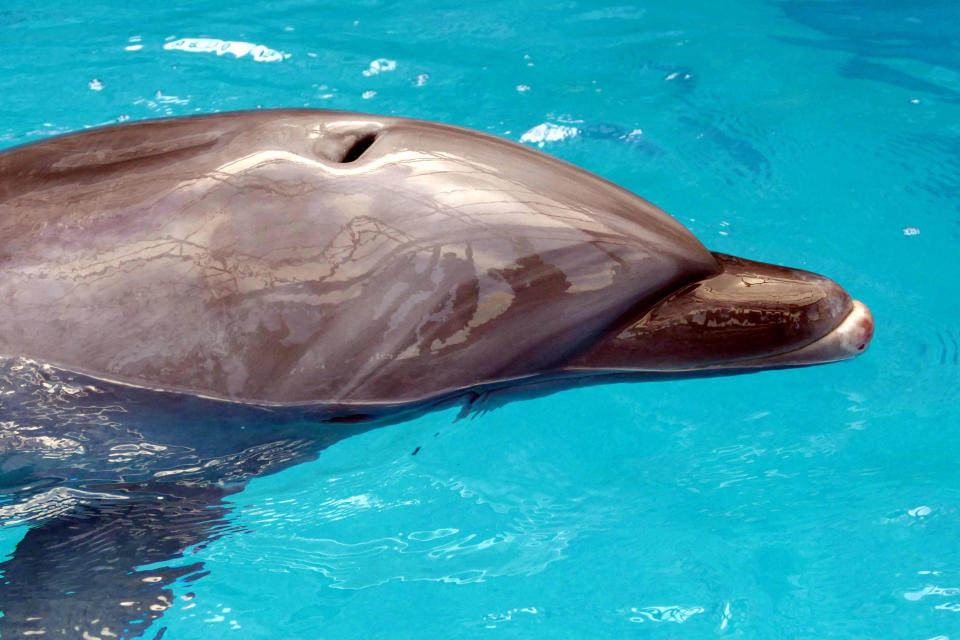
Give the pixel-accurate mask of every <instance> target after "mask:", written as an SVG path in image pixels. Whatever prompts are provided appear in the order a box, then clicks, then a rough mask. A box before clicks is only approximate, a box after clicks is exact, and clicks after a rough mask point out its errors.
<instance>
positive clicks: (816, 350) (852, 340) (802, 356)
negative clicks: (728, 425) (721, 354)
mask: <svg viewBox="0 0 960 640" xmlns="http://www.w3.org/2000/svg"><path fill="white" fill-rule="evenodd" d="M852 302H853V305H852V308H851V309H850V312H849V313H847V315H846V316H845V317H844V319H843V320H841V321H840V324H838V325H837V326H836V327H834V328H833V329H831V330H830V331H828V332H827V333H826V334H824V335H823V336H821V337H819V338H817V339H816V340H814V341H813V342H810V343H808V344H805V345H804V346H802V347H799V348H798V349H792V350H790V351H784V352H783V353H778V354H775V355H771V356H765V357H762V358H753V359H749V360H736V361H734V362H724V363H722V364H718V365H716V366H713V367H709V368H710V369H752V368H757V367H777V366H782V367H793V366H797V367H802V366H807V365H813V364H825V363H827V362H839V361H840V360H848V359H850V358H853V357H856V356H858V355H860V354H861V353H863V352H864V351H866V350H867V347H868V346H869V345H870V340H871V339H872V338H873V314H872V313H870V309H869V308H868V307H867V305H865V304H863V303H862V302H860V301H859V300H853V301H852Z"/></svg>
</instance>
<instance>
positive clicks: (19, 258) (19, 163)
mask: <svg viewBox="0 0 960 640" xmlns="http://www.w3.org/2000/svg"><path fill="white" fill-rule="evenodd" d="M0 303H2V304H0V356H2V358H0V429H2V430H0V492H2V495H4V498H3V499H4V500H5V501H6V502H4V503H0V517H2V518H3V520H4V521H5V522H7V523H8V524H15V523H24V522H26V523H29V524H30V528H29V529H28V531H27V533H26V535H25V536H24V537H23V539H22V540H21V541H20V543H19V544H18V545H17V547H16V549H15V551H14V552H13V555H12V556H11V557H10V558H9V559H7V560H6V561H5V562H4V563H3V564H0V571H2V572H3V577H2V580H0V610H2V611H3V613H4V616H3V617H2V618H0V634H2V635H3V636H4V637H7V636H8V635H9V636H11V637H17V636H18V635H23V634H26V633H27V632H30V631H33V632H40V631H43V632H45V637H62V636H67V637H79V636H81V635H82V634H83V633H86V634H88V635H90V636H96V637H117V636H119V637H136V636H138V635H140V634H142V633H144V632H145V631H146V630H147V628H148V627H150V626H151V624H152V623H153V622H154V621H155V620H156V619H157V618H159V617H160V616H161V615H162V614H163V611H164V610H165V609H167V608H168V607H169V606H170V605H171V598H172V592H171V590H170V588H169V587H170V584H171V583H172V582H173V581H175V580H186V581H189V580H192V579H195V578H197V577H199V576H200V575H202V573H203V570H202V567H201V566H199V565H196V566H187V567H181V568H173V566H172V565H171V566H170V567H168V568H166V569H163V568H160V569H157V568H151V569H149V570H140V569H138V567H142V566H146V565H154V566H163V564H164V563H170V562H172V561H173V560H175V559H177V558H178V557H180V556H181V554H182V552H183V550H184V549H185V548H186V547H189V546H192V545H198V544H202V543H203V542H205V541H209V540H211V539H213V538H215V537H217V536H220V535H224V534H225V533H228V532H229V531H230V527H231V525H230V520H229V519H228V518H227V515H228V507H227V504H226V503H225V498H226V497H227V496H228V495H229V494H231V493H233V492H236V491H239V490H240V489H241V488H242V486H243V483H244V482H245V481H246V480H248V479H249V478H252V477H256V476H259V475H263V474H267V473H272V472H275V471H277V470H280V469H283V468H285V467H287V466H289V465H292V464H296V463H298V462H301V461H303V460H308V459H310V458H313V457H315V456H316V455H317V454H318V453H319V452H320V451H321V450H322V449H324V448H325V447H328V446H330V445H332V444H333V443H335V442H337V441H338V440H340V439H343V438H345V437H348V436H350V435H353V434H355V433H359V432H361V431H365V430H367V429H370V428H372V427H374V426H377V425H380V424H385V423H389V422H396V421H398V420H402V419H404V418H405V417H408V416H410V415H414V414H416V413H418V412H423V411H427V410H430V409H433V408H435V407H437V406H440V405H444V404H449V403H465V404H466V405H467V406H469V405H470V403H471V402H475V401H476V400H477V399H478V398H481V397H487V396H490V395H491V394H493V395H495V396H498V397H503V396H506V395H507V394H514V395H515V394H542V393H549V392H552V391H555V390H557V389H561V388H564V387H567V386H571V385H581V384H594V383H600V382H605V381H610V380H622V379H638V380H639V379H664V378H675V377H685V376H697V375H717V374H723V373H733V372H744V371H753V370H757V369H766V368H779V367H791V366H805V365H811V364H818V363H824V362H831V361H835V360H842V359H846V358H850V357H852V356H855V355H857V354H859V353H862V352H863V351H864V350H865V349H866V347H867V345H868V343H869V341H870V338H871V336H872V332H873V322H872V319H871V316H870V312H869V311H868V310H867V308H866V307H865V306H864V305H863V304H862V303H860V302H858V301H855V300H853V299H851V298H850V296H849V295H847V293H846V292H845V291H844V290H843V289H842V288H841V287H840V286H839V285H837V284H836V283H834V282H832V281H831V280H828V279H827V278H824V277H821V276H818V275H815V274H812V273H809V272H805V271H799V270H795V269H789V268H785V267H779V266H774V265H769V264H763V263H759V262H754V261H750V260H746V259H743V258H737V257H733V256H727V255H722V254H716V253H711V252H710V251H708V250H707V249H706V248H704V247H703V245H701V244H700V242H699V241H697V239H696V238H694V237H693V236H692V235H691V234H690V233H689V232H688V231H687V230H686V229H685V228H684V227H683V226H682V225H680V224H679V223H678V222H677V221H675V220H674V219H673V218H671V217H670V216H669V215H667V214H666V213H664V212H663V211H661V210H660V209H658V208H656V207H655V206H653V205H652V204H650V203H649V202H647V201H645V200H643V199H641V198H639V197H638V196H636V195H634V194H632V193H630V192H628V191H625V190H623V189H621V188H619V187H617V186H616V185H614V184H612V183H610V182H607V181H606V180H604V179H602V178H600V177H598V176H596V175H593V174H591V173H588V172H586V171H583V170H582V169H579V168H577V167H574V166H572V165H569V164H567V163H565V162H562V161H560V160H557V159H555V158H552V157H550V156H547V155H544V154H542V153H540V152H537V151H534V150H531V149H528V148H525V147H522V146H519V145H516V144H514V143H511V142H508V141H505V140H501V139H498V138H495V137H492V136H488V135H485V134H481V133H478V132H474V131H469V130H466V129H461V128H457V127H452V126H447V125H442V124H435V123H428V122H422V121H415V120H406V119H402V118H392V117H380V116H371V115H363V114H355V113H345V112H330V111H313V110H284V111H257V112H240V113H229V114H219V115H211V116H198V117H189V118H174V119H168V120H158V121H148V122H140V123H133V124H124V125H119V126H113V127H105V128H102V129H94V130H89V131H84V132H82V133H77V134H71V135H66V136H62V137H59V138H53V139H49V140H44V141H41V142H38V143H34V144H29V145H25V146H22V147H18V148H14V149H11V150H8V151H5V152H3V153H0ZM508 397H512V396H508ZM159 633H161V634H162V630H161V631H160V632H159Z"/></svg>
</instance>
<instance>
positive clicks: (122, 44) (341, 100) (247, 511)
mask: <svg viewBox="0 0 960 640" xmlns="http://www.w3.org/2000/svg"><path fill="white" fill-rule="evenodd" d="M958 13H960V10H958V8H957V5H956V3H954V2H948V1H943V0H941V1H931V2H926V3H922V4H921V3H911V2H890V1H889V0H860V1H857V2H853V1H850V0H836V1H833V2H816V1H810V0H787V1H770V2H760V1H759V0H742V1H740V2H735V3H733V2H723V3H717V2H708V1H706V0H687V1H686V2H683V3H679V4H678V3H677V2H666V1H662V0H661V1H650V2H645V3H643V4H637V5H633V6H631V5H628V4H616V3H611V2H596V1H594V2H564V3H557V4H555V5H553V6H550V7H546V6H544V3H540V2H534V1H531V0H513V1H511V2H505V1H493V2H490V1H488V2H472V3H469V2H468V3H464V2H449V1H441V2H421V1H418V0H406V1H405V2H388V1H373V0H369V1H364V2H357V3H353V4H350V5H347V6H345V5H344V3H342V2H311V3H305V2H300V1H297V2H294V1H292V0H286V1H282V2H270V3H244V4H240V3H218V2H184V1H182V0H172V1H170V2H165V3H159V4H158V3H155V4H154V5H149V6H142V5H139V4H135V3H134V4H132V3H124V2H116V1H113V2H104V1H101V0H87V1H85V2H74V1H72V0H65V1H63V2H57V3H53V2H37V1H32V2H25V1H22V0H7V1H6V2H4V4H3V7H2V9H0V51H2V55H0V95H2V96H3V98H2V101H0V145H2V146H4V147H9V146H13V145H16V144H21V143H25V142H30V141H34V140H39V139H42V138H44V137H46V136H49V135H53V134H56V133H62V132H67V131H73V130H77V129H81V128H83V127H89V126H93V125H99V124H105V123H115V122H121V121H128V120H137V119H143V118H152V117H159V116H171V115H187V114H193V113H207V112H213V111H221V110H232V109H250V108H258V107H262V108H271V107H303V106H306V107H314V108H331V109H347V110H357V111H370V112H376V113H383V114H396V115H403V116H410V117H418V118H425V119H430V120H438V121H443V122H450V123H454V124H459V125H464V126H469V127H473V128H476V129H480V130H484V131H488V132H490V133H493V134H497V135H501V136H504V137H506V138H508V139H512V140H516V141H521V140H522V141H523V142H525V143H527V144H530V145H533V146H536V147H540V148H542V149H543V150H544V151H545V152H547V153H551V154H554V155H556V156H559V157H561V158H564V159H566V160H568V161H570V162H573V163H575V164H578V165H580V166H583V167H585V168H587V169H589V170H591V171H594V172H597V173H599V174H600V175H603V176H605V177H606V178H609V179H610V180H613V181H614V182H617V183H619V184H621V185H623V186H624V187H626V188H628V189H631V190H632V191H635V192H636V193H639V194H640V195H642V196H644V197H646V198H647V199H649V200H651V201H653V202H655V203H656V204H658V205H659V206H661V207H662V208H664V209H665V210H667V211H668V212H670V213H671V214H673V215H674V216H675V217H677V218H678V219H679V220H680V221H682V222H683V223H684V224H685V225H686V226H687V227H688V228H690V229H691V231H693V233H694V234H695V235H697V236H698V237H699V238H700V239H701V240H702V241H703V242H704V244H706V245H707V246H708V248H710V249H711V250H714V251H720V252H724V253H731V254H735V255H742V256H745V257H749V258H752V259H756V260H762V261H768V262H777V263H782V264H786V265H789V266H793V267H799V268H805V269H810V270H813V271H816V272H819V273H823V274H825V275H828V276H830V277H831V278H833V279H835V280H837V281H838V282H839V283H840V284H841V285H843V286H844V287H845V288H846V289H847V290H848V291H850V292H851V294H852V295H854V297H856V298H858V299H861V300H863V301H864V302H865V303H866V304H868V305H869V306H870V307H871V309H872V311H873V313H874V317H875V320H876V337H875V339H874V342H873V345H872V346H871V348H870V350H869V351H868V352H867V353H866V354H865V355H864V356H863V357H861V358H858V359H856V360H854V361H851V362H846V363H841V364H835V365H830V366H823V367H815V368H809V369H802V370H790V371H776V372H764V373H758V374H753V375H747V376H738V377H729V378H713V379H702V380H691V381H674V382H662V383H645V384H615V385H607V386H596V387H590V388H584V389H578V390H572V391H563V392H560V393H557V394H554V395H550V396H546V397H541V398H537V399H532V400H524V401H516V402H511V403H508V404H505V405H503V406H490V407H486V408H485V409H488V410H485V411H477V412H474V413H473V414H472V415H471V416H468V417H465V418H459V417H458V416H459V410H458V409H455V408H454V409H448V410H443V411H438V412H434V413H430V414H427V415H425V416H422V417H420V418H418V419H415V420H411V421H408V422H405V423H402V424H396V425H393V426H390V427H387V428H382V429H376V430H372V431H368V432H366V433H361V434H359V435H355V436H353V437H349V438H346V439H344V440H341V441H339V442H337V443H336V444H334V445H333V446H331V447H329V448H327V449H325V450H324V451H322V453H321V454H320V455H319V457H317V458H316V459H315V460H313V461H309V462H305V463H302V464H298V465H294V466H290V467H289V468H286V469H284V470H282V471H280V472H277V473H273V474H270V475H265V476H260V477H255V478H253V479H252V480H250V481H249V482H248V483H247V485H246V488H245V489H244V490H243V491H242V492H239V493H234V494H231V495H230V496H228V497H227V498H225V500H226V503H227V505H228V507H229V509H228V510H225V511H224V513H225V515H224V516H223V518H224V522H225V524H224V527H223V531H220V533H224V532H225V535H220V534H219V533H218V535H219V537H217V536H215V535H212V534H211V535H210V536H209V539H207V540H205V541H204V542H202V543H198V544H194V545H191V546H190V547H189V548H188V549H187V550H186V552H185V554H184V557H183V558H173V559H171V560H169V561H164V563H163V564H165V565H178V564H180V565H184V566H187V565H195V564H196V563H202V570H193V571H191V572H190V575H186V576H184V577H183V578H178V579H177V580H176V581H175V582H173V583H172V584H171V585H170V586H169V589H170V590H171V591H172V596H171V598H170V602H169V606H168V607H166V608H165V609H164V611H163V613H162V616H161V617H159V618H158V619H157V620H156V621H154V622H153V623H152V624H149V625H148V628H145V627H144V626H143V625H145V624H147V623H143V624H141V625H140V626H139V627H138V626H137V625H135V624H134V625H132V626H131V629H133V630H131V631H129V632H127V635H128V636H133V635H138V634H140V633H141V632H142V633H143V637H151V638H152V637H158V636H159V635H162V637H163V638H164V639H165V640H170V639H180V638H205V639H212V638H232V637H237V638H277V637H282V638H290V639H299V638H303V639H308V638H309V639H312V638H390V639H394V640H395V639H401V638H417V639H420V638H475V637H476V638H481V637H482V638H537V637H542V638H624V637H644V638H680V637H682V638H707V637H711V638H712V637H723V636H730V637H745V638H766V639H773V638H784V639H797V638H904V639H917V640H929V639H933V638H937V639H938V640H944V639H947V638H953V639H955V640H956V639H960V464H958V459H960V458H958V454H957V452H958V451H960V406H958V405H960V403H958V400H960V394H958V385H960V320H958V318H960V295H958V294H960V286H958V282H960V266H958V265H960V261H958V255H960V49H958V47H957V42H958V41H960V20H958V18H960V15H958ZM3 419H4V416H2V415H0V427H3V426H4V424H3ZM171 428H173V427H171ZM414 453H415V455H414ZM0 472H2V468H0ZM0 477H2V476H0ZM9 499H12V498H10V497H9V496H8V500H9ZM0 504H3V501H2V500H0ZM26 532H27V525H26V524H23V523H18V521H16V520H11V522H10V523H8V524H7V525H6V526H4V527H3V528H0V557H4V556H6V555H8V554H13V552H14V550H15V548H16V546H17V545H18V543H20V542H21V540H22V539H23V538H24V536H25V534H26ZM141 569H142V571H144V572H146V573H149V571H150V570H151V567H150V566H143V567H141ZM0 570H3V565H0ZM203 572H208V573H205V574H204V575H202V576H200V577H198V574H202V573H203ZM8 577H9V576H8ZM8 606H9V605H8ZM4 608H5V604H4V602H3V601H2V600H0V611H3V610H4ZM0 620H2V619H0ZM0 628H2V624H0ZM164 629H165V631H164ZM113 632H115V633H121V635H122V632H121V631H120V630H114V631H113Z"/></svg>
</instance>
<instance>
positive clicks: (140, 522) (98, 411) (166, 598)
mask: <svg viewBox="0 0 960 640" xmlns="http://www.w3.org/2000/svg"><path fill="white" fill-rule="evenodd" d="M322 420H323V416H320V415H311V413H310V412H309V411H307V410H303V409H299V410H279V409H269V408H258V407H249V406H243V405H233V404H230V403H224V402H218V401H213V400H204V399H200V398H193V397H188V396H179V395H174V394H165V393H159V392H152V391H145V390H140V389H133V388H128V387H123V386H118V385H112V384H107V383H102V382H100V381H95V380H92V379H89V378H85V377H83V376H77V375H73V374H69V373H65V372H62V371H59V370H56V369H53V368H51V367H47V366H44V365H40V364H37V363H35V362H32V361H28V360H5V361H4V360H0V526H16V525H23V524H27V525H29V529H28V530H27V532H26V534H25V535H24V537H23V538H22V540H20V542H19V543H18V544H17V546H16V549H15V550H14V552H13V554H12V555H11V556H10V557H9V558H8V559H7V560H6V561H5V562H3V563H2V564H0V611H2V613H3V615H2V617H0V636H2V637H4V638H8V637H9V638H14V637H23V636H26V635H29V632H31V631H32V632H34V633H40V632H43V634H44V637H51V636H57V637H121V638H125V637H138V636H140V635H142V634H143V633H144V631H145V630H146V629H147V628H148V627H150V625H151V624H152V623H153V622H154V621H155V620H156V619H157V618H159V617H160V616H162V615H163V612H164V610H165V609H167V608H168V607H169V606H170V605H171V602H172V592H171V591H170V589H169V585H170V584H171V583H172V582H174V581H175V580H177V579H181V578H183V579H185V580H186V581H188V582H189V581H190V580H193V579H196V578H199V577H200V576H202V575H204V571H203V566H202V564H200V563H198V564H194V565H190V566H186V567H184V566H179V565H182V561H181V562H180V563H173V564H177V565H178V566H164V564H165V563H166V564H171V562H172V561H175V560H177V559H179V558H182V557H183V552H184V550H185V549H186V548H188V547H191V546H195V545H202V544H204V543H207V542H210V541H212V540H215V539H216V538H218V537H220V536H222V535H224V534H225V533H228V532H230V531H231V530H232V528H231V525H230V522H229V520H228V514H229V510H230V507H229V505H228V504H227V503H225V502H224V498H226V497H227V496H229V495H230V494H233V493H236V492H238V491H240V490H241V489H242V487H243V485H244V483H245V482H246V481H247V480H249V479H250V478H254V477H257V476H262V475H265V474H269V473H274V472H276V471H279V470H281V469H284V468H286V467H288V466H290V465H294V464H297V463H300V462H304V461H307V460H311V459H313V458H315V457H316V456H317V454H318V453H319V452H320V451H322V450H323V449H325V448H326V447H329V446H330V445H332V444H334V443H335V442H337V441H339V440H341V439H343V438H346V437H349V436H351V435H354V434H356V433H359V432H362V431H366V430H368V429H370V428H372V427H374V426H376V425H377V423H376V422H362V423H360V422H357V423H354V422H350V421H347V422H343V421H335V422H332V423H323V422H322ZM146 566H150V568H149V569H143V567H146ZM162 633H163V631H162V629H161V631H160V632H159V634H160V635H162ZM158 637H159V636H158Z"/></svg>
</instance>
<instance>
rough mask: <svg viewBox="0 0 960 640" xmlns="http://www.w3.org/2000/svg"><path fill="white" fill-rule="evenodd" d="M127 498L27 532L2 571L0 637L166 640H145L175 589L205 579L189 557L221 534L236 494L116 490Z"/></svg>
mask: <svg viewBox="0 0 960 640" xmlns="http://www.w3.org/2000/svg"><path fill="white" fill-rule="evenodd" d="M124 489H127V490H128V491H131V493H129V494H128V497H127V498H126V499H117V500H111V501H99V502H97V503H96V504H82V505H77V506H75V508H74V509H72V510H71V511H70V512H68V513H65V514H61V515H59V516H58V517H56V518H52V519H49V520H47V521H45V522H43V523H42V524H39V525H37V526H34V527H31V528H30V529H29V530H28V531H27V533H26V535H25V536H24V537H23V539H22V540H21V541H20V542H19V544H18V545H17V547H16V549H15V551H14V552H13V554H12V555H11V557H10V558H9V559H8V560H6V561H5V562H3V563H2V564H0V610H2V611H3V617H0V636H2V637H4V638H7V637H10V638H20V637H27V636H29V635H38V636H39V637H47V638H49V637H67V638H80V637H98V638H106V637H110V638H134V637H155V638H159V637H160V636H162V635H163V630H162V629H158V630H156V631H155V632H154V633H155V634H156V635H148V636H143V634H144V633H145V632H147V630H148V628H150V627H151V625H153V623H154V622H156V621H157V620H158V619H159V618H160V617H161V616H162V615H163V613H164V611H166V610H167V609H168V608H170V607H171V606H172V605H173V604H174V594H173V592H172V590H171V589H170V585H171V584H172V583H173V582H174V581H177V580H183V579H186V580H190V579H191V577H193V579H195V578H196V577H200V576H201V575H202V572H203V564H202V563H200V562H197V563H190V562H186V561H184V560H183V559H182V558H183V552H184V549H185V548H187V547H189V546H193V545H197V544H202V543H204V542H209V541H211V540H213V539H215V538H216V537H219V535H222V533H223V530H224V529H225V528H226V524H227V520H226V516H227V514H228V512H229V507H228V506H227V505H226V504H225V503H224V501H223V499H224V498H225V497H226V496H227V495H228V494H230V493H233V492H235V491H238V490H239V488H235V489H232V490H225V489H221V488H218V487H211V486H190V485H186V484H175V483H169V484H162V483H153V486H132V487H121V486H119V485H113V486H111V487H110V490H111V491H112V492H117V491H118V490H119V491H121V492H122V491H123V490H124ZM142 567H149V568H142ZM31 632H32V634H31Z"/></svg>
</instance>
